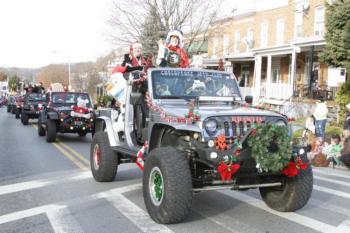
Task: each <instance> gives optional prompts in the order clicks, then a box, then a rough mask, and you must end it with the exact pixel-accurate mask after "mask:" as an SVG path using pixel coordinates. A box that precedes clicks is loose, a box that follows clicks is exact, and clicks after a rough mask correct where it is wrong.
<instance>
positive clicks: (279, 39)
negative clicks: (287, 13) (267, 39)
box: [276, 19, 285, 45]
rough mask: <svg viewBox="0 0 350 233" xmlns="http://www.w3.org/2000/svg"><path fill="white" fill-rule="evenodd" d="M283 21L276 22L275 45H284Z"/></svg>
mask: <svg viewBox="0 0 350 233" xmlns="http://www.w3.org/2000/svg"><path fill="white" fill-rule="evenodd" d="M284 26H285V23H284V19H278V20H277V21H276V45H282V44H284Z"/></svg>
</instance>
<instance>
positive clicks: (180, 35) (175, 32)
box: [165, 30, 184, 47]
mask: <svg viewBox="0 0 350 233" xmlns="http://www.w3.org/2000/svg"><path fill="white" fill-rule="evenodd" d="M172 36H176V37H177V38H179V46H180V47H183V45H184V44H183V33H182V31H180V30H171V31H170V32H169V33H168V35H167V37H166V40H165V42H166V43H167V44H169V43H170V38H171V37H172Z"/></svg>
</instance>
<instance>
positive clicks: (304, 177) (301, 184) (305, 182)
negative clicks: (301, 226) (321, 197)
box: [260, 166, 313, 212]
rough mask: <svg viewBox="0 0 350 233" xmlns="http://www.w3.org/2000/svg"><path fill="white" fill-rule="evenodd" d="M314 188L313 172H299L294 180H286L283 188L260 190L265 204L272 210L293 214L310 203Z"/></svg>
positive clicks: (308, 170) (309, 168)
mask: <svg viewBox="0 0 350 233" xmlns="http://www.w3.org/2000/svg"><path fill="white" fill-rule="evenodd" d="M312 187H313V176H312V170H311V167H310V166H309V167H308V168H307V169H306V170H299V174H298V175H297V176H296V177H293V178H286V182H285V184H284V185H283V186H282V187H279V188H275V187H270V188H260V194H261V197H262V199H263V200H264V202H265V203H266V204H267V205H268V206H269V207H270V208H272V209H274V210H277V211H281V212H292V211H296V210H298V209H300V208H302V207H303V206H304V205H306V203H307V202H308V200H309V198H310V196H311V193H312Z"/></svg>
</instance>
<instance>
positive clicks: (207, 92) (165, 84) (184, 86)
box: [152, 70, 240, 99]
mask: <svg viewBox="0 0 350 233" xmlns="http://www.w3.org/2000/svg"><path fill="white" fill-rule="evenodd" d="M152 89H153V96H154V98H155V99H195V98H196V97H198V96H216V97H240V93H239V89H238V87H237V84H236V82H235V80H234V79H233V76H231V75H229V74H227V73H220V72H210V71H192V70H188V71H187V70H155V71H153V72H152Z"/></svg>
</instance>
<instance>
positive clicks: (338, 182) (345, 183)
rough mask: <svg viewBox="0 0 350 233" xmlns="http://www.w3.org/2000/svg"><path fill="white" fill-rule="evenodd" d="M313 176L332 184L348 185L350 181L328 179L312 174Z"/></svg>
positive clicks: (349, 185)
mask: <svg viewBox="0 0 350 233" xmlns="http://www.w3.org/2000/svg"><path fill="white" fill-rule="evenodd" d="M314 178H316V179H317V180H323V181H327V182H331V183H333V184H340V185H342V186H347V187H350V183H349V182H345V181H340V180H335V179H329V178H324V177H321V176H315V175H314Z"/></svg>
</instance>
